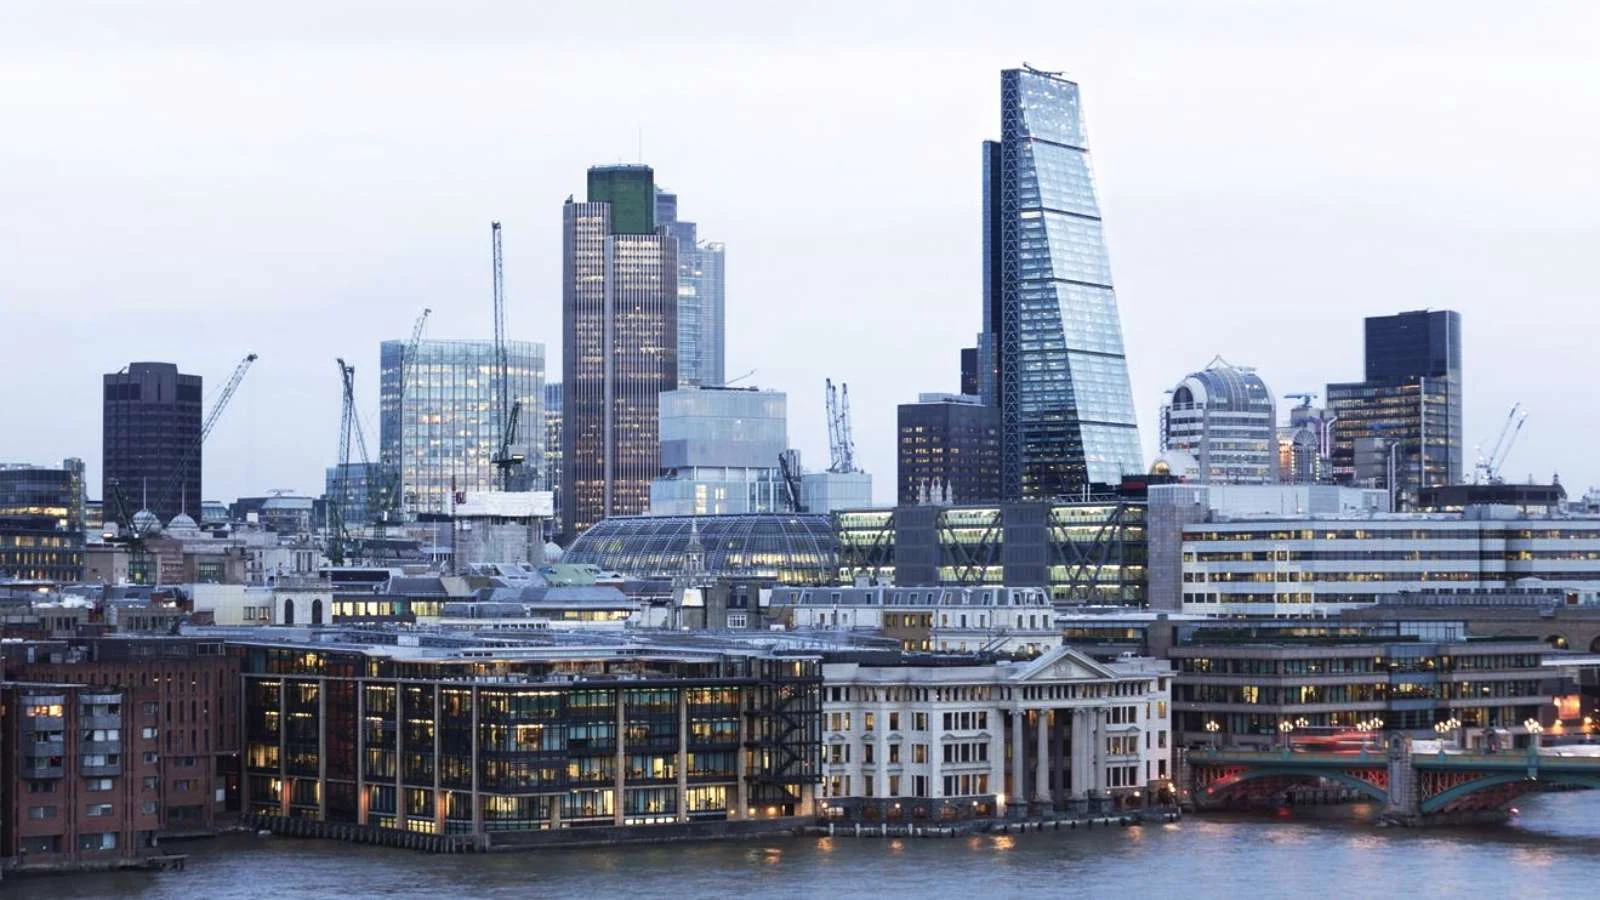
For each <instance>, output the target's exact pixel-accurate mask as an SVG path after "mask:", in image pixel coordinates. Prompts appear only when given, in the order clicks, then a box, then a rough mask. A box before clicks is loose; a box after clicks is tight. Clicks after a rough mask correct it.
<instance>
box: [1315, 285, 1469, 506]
mask: <svg viewBox="0 0 1600 900" xmlns="http://www.w3.org/2000/svg"><path fill="white" fill-rule="evenodd" d="M1327 397H1328V412H1329V413H1331V414H1333V415H1334V416H1335V418H1334V420H1333V428H1332V431H1333V438H1332V450H1331V456H1332V470H1333V478H1334V480H1335V481H1336V482H1338V483H1340V484H1354V485H1365V486H1370V487H1385V488H1389V489H1390V490H1392V491H1393V492H1394V493H1395V497H1396V508H1397V509H1400V508H1410V507H1414V506H1415V505H1416V500H1417V493H1418V490H1419V489H1420V488H1423V487H1433V486H1437V485H1449V484H1460V483H1462V482H1463V481H1464V480H1465V476H1466V470H1465V468H1464V467H1463V460H1462V446H1463V445H1462V430H1463V425H1462V405H1461V315H1460V314H1459V313H1456V312H1452V311H1449V310H1419V311H1415V312H1405V313H1400V314H1398V315H1393V316H1374V317H1372V318H1369V319H1367V320H1366V381H1361V382H1349V383H1344V384H1330V385H1328V393H1327Z"/></svg>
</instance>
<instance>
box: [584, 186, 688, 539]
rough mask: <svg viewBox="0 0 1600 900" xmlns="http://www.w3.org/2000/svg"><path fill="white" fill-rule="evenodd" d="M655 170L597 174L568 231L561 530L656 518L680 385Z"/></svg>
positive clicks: (674, 293) (673, 288) (674, 297)
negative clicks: (664, 437)
mask: <svg viewBox="0 0 1600 900" xmlns="http://www.w3.org/2000/svg"><path fill="white" fill-rule="evenodd" d="M655 209H656V191H655V174H654V173H653V172H652V171H651V170H650V168H649V167H648V166H598V167H595V168H592V169H590V170H589V197H588V201H587V202H583V203H578V202H575V201H573V200H572V199H571V198H568V200H567V203H566V207H565V209H564V210H563V214H562V215H563V227H562V261H561V263H562V273H561V275H562V284H561V294H562V304H561V309H562V354H561V371H562V377H561V390H562V395H563V396H562V417H563V420H564V422H563V425H562V430H561V431H562V433H561V441H562V453H561V456H562V470H561V484H562V490H561V495H562V504H563V506H562V532H563V534H564V535H565V536H566V537H567V538H568V539H570V538H571V537H573V536H576V535H577V534H579V533H581V532H582V531H583V530H584V529H586V528H588V527H589V526H590V525H593V524H594V523H595V522H597V521H599V520H601V519H603V518H605V517H607V516H615V515H636V514H639V513H643V512H645V511H646V510H648V509H649V508H650V481H651V480H652V479H654V478H655V477H656V475H657V474H658V473H659V469H660V462H659V460H660V446H659V443H658V440H659V433H660V432H659V429H660V419H659V412H660V411H659V403H660V400H659V397H660V394H661V392H662V391H670V390H673V389H675V388H676V387H677V386H678V241H677V240H676V239H674V238H673V237H671V236H670V235H668V234H667V233H666V229H665V228H658V227H657V225H656V222H655Z"/></svg>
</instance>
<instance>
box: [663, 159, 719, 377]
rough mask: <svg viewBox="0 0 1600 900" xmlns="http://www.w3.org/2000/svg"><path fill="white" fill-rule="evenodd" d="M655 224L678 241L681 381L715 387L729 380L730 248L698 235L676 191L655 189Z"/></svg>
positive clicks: (679, 369) (679, 370)
mask: <svg viewBox="0 0 1600 900" xmlns="http://www.w3.org/2000/svg"><path fill="white" fill-rule="evenodd" d="M656 224H657V225H659V226H661V227H662V228H665V229H666V231H667V234H669V235H671V236H672V237H673V238H675V239H677V241H678V384H680V385H684V386H689V385H700V386H706V387H716V386H717V385H720V384H722V383H723V382H724V381H726V380H727V379H726V375H725V371H724V368H723V363H724V358H725V343H724V340H723V335H724V328H723V321H724V319H723V314H724V306H725V303H724V300H723V298H724V295H725V289H726V281H725V278H724V274H723V273H724V271H725V269H724V260H725V259H726V248H725V247H724V246H723V245H722V244H721V243H718V242H710V243H707V242H704V241H701V240H700V239H699V235H698V234H697V232H696V226H695V223H693V222H684V221H680V220H679V219H678V195H677V194H673V193H669V192H667V191H663V190H661V189H660V188H657V189H656Z"/></svg>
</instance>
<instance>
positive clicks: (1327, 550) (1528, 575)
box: [1183, 514, 1600, 617]
mask: <svg viewBox="0 0 1600 900" xmlns="http://www.w3.org/2000/svg"><path fill="white" fill-rule="evenodd" d="M1597 560H1600V520H1596V519H1560V518H1551V519H1535V518H1521V517H1518V516H1516V515H1512V516H1510V517H1504V518H1495V517H1492V516H1488V515H1486V516H1484V517H1477V518H1474V517H1459V516H1449V515H1420V514H1410V515H1406V514H1394V515H1377V514H1374V515H1371V516H1365V517H1359V518H1357V517H1320V516H1316V517H1306V516H1295V517H1272V518H1251V519H1237V520H1232V521H1211V522H1204V523H1198V524H1193V525H1185V526H1183V610H1184V611H1185V612H1198V613H1210V614H1214V615H1234V616H1294V617H1298V616H1316V615H1329V614H1332V613H1336V612H1338V611H1339V610H1341V609H1346V608H1349V607H1352V606H1357V605H1362V604H1371V603H1374V602H1377V600H1378V598H1380V597H1382V596H1385V595H1388V594H1395V593H1401V592H1422V591H1430V590H1441V589H1447V588H1448V589H1457V590H1483V589H1504V588H1510V587H1518V586H1522V585H1524V584H1542V585H1543V586H1547V587H1554V588H1564V589H1569V590H1575V591H1583V590H1591V591H1592V590H1595V589H1596V588H1597V587H1600V563H1597Z"/></svg>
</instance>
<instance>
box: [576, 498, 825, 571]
mask: <svg viewBox="0 0 1600 900" xmlns="http://www.w3.org/2000/svg"><path fill="white" fill-rule="evenodd" d="M694 526H698V528H699V531H700V545H701V547H702V548H704V551H705V567H706V572H707V574H709V575H711V576H713V577H718V576H729V577H738V578H773V579H776V580H777V581H778V582H779V583H782V584H828V583H831V582H832V580H833V578H834V577H835V573H836V572H837V571H838V565H839V544H838V541H837V540H836V539H835V538H834V534H833V526H832V525H831V523H830V522H829V521H828V517H827V516H824V515H799V514H794V513H749V514H744V515H723V516H619V517H614V518H610V519H604V520H602V521H600V522H597V523H595V524H594V525H593V526H592V527H590V528H589V530H588V531H585V532H584V533H583V534H581V535H579V536H578V539H577V540H575V541H573V542H572V546H571V547H569V548H567V553H566V555H565V556H564V557H563V558H562V562H565V563H575V564H584V563H588V564H591V565H596V566H599V567H600V568H602V569H608V570H614V571H617V572H621V573H622V574H624V575H629V576H633V577H637V578H663V577H671V576H673V575H678V574H681V573H682V572H683V571H684V562H683V559H684V554H685V552H686V551H687V550H688V548H689V539H690V532H691V530H692V528H693V527H694Z"/></svg>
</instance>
